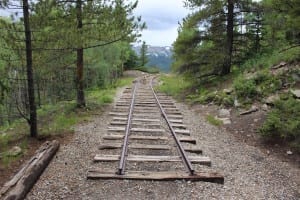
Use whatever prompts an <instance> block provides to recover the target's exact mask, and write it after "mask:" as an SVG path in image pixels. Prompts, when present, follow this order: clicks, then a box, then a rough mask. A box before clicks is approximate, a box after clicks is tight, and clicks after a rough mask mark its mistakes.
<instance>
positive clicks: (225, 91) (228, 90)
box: [223, 88, 233, 95]
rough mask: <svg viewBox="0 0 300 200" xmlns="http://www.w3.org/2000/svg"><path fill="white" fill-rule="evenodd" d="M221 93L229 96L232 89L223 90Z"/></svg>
mask: <svg viewBox="0 0 300 200" xmlns="http://www.w3.org/2000/svg"><path fill="white" fill-rule="evenodd" d="M223 92H224V93H225V94H227V95H229V94H231V93H232V92H233V89H232V88H225V89H223Z"/></svg>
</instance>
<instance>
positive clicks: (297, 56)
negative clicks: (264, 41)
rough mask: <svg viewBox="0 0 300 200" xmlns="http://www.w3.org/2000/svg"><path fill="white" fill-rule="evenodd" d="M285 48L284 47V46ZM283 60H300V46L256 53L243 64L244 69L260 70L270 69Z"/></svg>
mask: <svg viewBox="0 0 300 200" xmlns="http://www.w3.org/2000/svg"><path fill="white" fill-rule="evenodd" d="M282 48H284V47H282ZM281 61H285V62H294V61H300V47H295V48H292V49H288V50H286V51H283V52H278V51H277V50H272V51H270V52H268V51H267V52H265V53H263V54H258V55H255V56H254V57H252V58H250V59H248V60H246V61H245V62H244V63H243V65H242V66H241V69H242V70H252V71H253V70H260V69H269V68H270V67H272V66H274V65H277V64H278V63H280V62H281Z"/></svg>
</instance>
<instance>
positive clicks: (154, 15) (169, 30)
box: [134, 0, 189, 46]
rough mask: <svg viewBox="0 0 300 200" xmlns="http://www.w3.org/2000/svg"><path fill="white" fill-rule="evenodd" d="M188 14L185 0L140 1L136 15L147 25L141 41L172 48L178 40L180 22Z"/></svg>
mask: <svg viewBox="0 0 300 200" xmlns="http://www.w3.org/2000/svg"><path fill="white" fill-rule="evenodd" d="M188 12H189V10H187V9H186V8H184V7H183V0H139V3H138V7H137V8H136V10H135V11H134V14H135V15H136V16H142V21H144V22H146V25H147V29H146V30H144V31H143V32H142V37H141V38H140V40H141V41H145V42H146V44H148V45H153V46H171V45H172V43H173V42H174V41H175V40H176V38H177V28H178V22H181V21H182V19H183V18H184V17H185V16H187V14H188Z"/></svg>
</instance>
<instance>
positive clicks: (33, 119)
mask: <svg viewBox="0 0 300 200" xmlns="http://www.w3.org/2000/svg"><path fill="white" fill-rule="evenodd" d="M23 15H24V29H25V41H26V70H27V84H28V100H29V112H30V118H29V125H30V136H31V137H37V116H36V104H35V97H34V96H35V95H34V78H33V67H32V46H31V30H30V23H29V5H28V0H23Z"/></svg>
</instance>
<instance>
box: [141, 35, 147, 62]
mask: <svg viewBox="0 0 300 200" xmlns="http://www.w3.org/2000/svg"><path fill="white" fill-rule="evenodd" d="M147 50H148V47H147V45H146V42H145V41H143V44H142V46H141V49H140V66H141V67H144V66H146V64H147V63H148V57H147Z"/></svg>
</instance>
